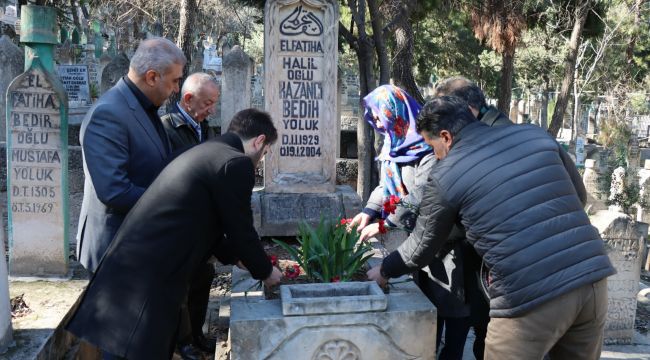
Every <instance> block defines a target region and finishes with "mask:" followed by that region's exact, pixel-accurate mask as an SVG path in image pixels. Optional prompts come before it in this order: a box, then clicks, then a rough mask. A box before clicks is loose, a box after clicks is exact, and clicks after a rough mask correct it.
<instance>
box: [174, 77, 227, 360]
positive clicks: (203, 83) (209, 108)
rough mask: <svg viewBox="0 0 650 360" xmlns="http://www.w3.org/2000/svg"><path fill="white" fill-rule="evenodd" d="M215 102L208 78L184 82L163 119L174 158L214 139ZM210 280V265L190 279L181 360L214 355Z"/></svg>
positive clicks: (212, 83)
mask: <svg viewBox="0 0 650 360" xmlns="http://www.w3.org/2000/svg"><path fill="white" fill-rule="evenodd" d="M218 99H219V88H218V87H217V83H216V82H215V81H214V79H213V78H212V76H210V75H209V74H206V73H194V74H192V75H190V76H188V77H187V79H185V82H184V83H183V87H182V88H181V98H180V101H179V102H178V103H176V104H175V105H174V110H173V111H172V112H170V113H168V114H166V115H165V116H163V117H162V122H163V125H164V127H165V131H166V132H167V135H168V136H169V140H170V142H171V145H172V151H173V154H174V155H173V156H177V155H179V154H180V153H182V152H183V151H185V150H187V149H189V148H190V147H192V146H194V145H197V144H199V143H202V142H205V141H206V140H208V139H209V138H212V137H213V135H212V134H211V133H210V132H209V127H208V124H207V122H206V121H205V119H206V118H207V117H208V116H210V114H212V113H213V112H214V109H215V106H216V104H217V100H218ZM213 278H214V264H213V263H212V262H210V261H206V262H205V263H203V264H202V265H200V266H199V267H198V268H197V270H196V272H195V274H194V275H193V276H192V280H191V282H190V288H189V292H188V296H187V302H186V303H184V304H183V307H182V309H181V317H180V323H179V328H178V353H179V355H180V356H181V358H183V360H194V359H201V358H202V356H201V353H200V351H204V352H208V353H214V350H215V345H216V344H215V341H214V340H213V339H208V338H206V337H205V335H204V334H203V330H202V328H203V323H204V322H205V314H206V311H207V309H208V302H209V300H210V287H211V285H212V279H213ZM197 348H198V349H197Z"/></svg>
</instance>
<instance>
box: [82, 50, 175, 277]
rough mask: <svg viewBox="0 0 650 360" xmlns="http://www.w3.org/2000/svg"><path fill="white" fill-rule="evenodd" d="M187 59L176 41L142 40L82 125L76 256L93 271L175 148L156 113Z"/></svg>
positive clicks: (172, 87)
mask: <svg viewBox="0 0 650 360" xmlns="http://www.w3.org/2000/svg"><path fill="white" fill-rule="evenodd" d="M185 62H186V59H185V56H184V55H183V52H182V51H181V50H180V49H179V48H178V47H177V46H176V45H174V43H172V42H171V41H169V40H167V39H163V38H153V39H149V40H145V41H143V42H142V43H141V44H140V46H139V47H138V49H137V50H136V52H135V54H134V55H133V57H132V58H131V63H130V66H129V72H128V74H127V76H125V77H123V78H122V79H121V80H120V81H118V83H117V84H116V85H115V86H114V87H113V88H111V89H110V90H109V91H108V92H106V93H105V94H104V95H103V96H102V97H101V98H100V99H99V101H97V103H96V104H95V106H93V108H92V109H91V110H90V111H89V112H88V114H87V115H86V117H85V118H84V120H83V122H82V124H81V132H80V141H81V146H82V150H83V159H84V175H85V184H84V199H83V204H82V207H81V214H80V216H79V227H78V232H77V256H78V258H79V261H80V262H81V264H82V265H83V266H84V267H85V268H86V269H88V271H90V272H91V273H92V272H95V271H96V270H97V266H98V265H99V262H100V260H101V258H102V256H103V255H104V253H105V251H106V248H107V247H108V245H109V244H110V242H111V240H113V237H114V235H115V233H116V232H117V229H118V228H119V227H120V225H121V224H122V221H123V220H124V217H125V216H126V214H127V213H128V212H129V210H130V209H131V208H132V207H133V205H135V203H136V202H137V201H138V199H139V198H140V196H142V194H143V193H144V191H145V189H146V188H147V187H148V186H149V185H150V184H151V182H152V181H153V180H154V179H155V178H156V176H157V175H158V173H160V171H161V170H162V168H163V167H164V166H165V164H166V160H167V157H168V156H169V154H170V151H171V149H170V145H169V140H168V138H167V135H166V134H165V130H164V128H163V126H162V123H161V122H160V118H159V117H158V114H157V113H158V108H159V107H160V106H161V105H162V104H163V102H164V101H165V100H166V99H167V98H168V97H169V96H170V95H171V94H172V93H174V92H177V91H178V88H179V82H180V80H181V78H182V74H183V66H184V65H185Z"/></svg>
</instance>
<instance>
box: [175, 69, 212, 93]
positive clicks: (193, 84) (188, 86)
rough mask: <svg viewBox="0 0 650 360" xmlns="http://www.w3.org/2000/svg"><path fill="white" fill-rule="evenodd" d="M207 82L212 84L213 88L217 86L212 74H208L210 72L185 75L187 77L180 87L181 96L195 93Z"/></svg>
mask: <svg viewBox="0 0 650 360" xmlns="http://www.w3.org/2000/svg"><path fill="white" fill-rule="evenodd" d="M209 84H212V85H213V86H214V87H215V88H218V87H217V83H216V81H215V80H214V78H213V77H212V76H210V74H206V73H203V72H197V73H194V74H191V75H190V76H188V77H187V79H185V82H184V83H183V87H182V88H181V97H182V96H185V94H187V93H190V94H196V93H197V92H199V91H200V90H201V89H202V88H203V87H204V86H206V85H209Z"/></svg>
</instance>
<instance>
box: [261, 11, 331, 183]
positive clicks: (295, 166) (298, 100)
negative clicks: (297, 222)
mask: <svg viewBox="0 0 650 360" xmlns="http://www.w3.org/2000/svg"><path fill="white" fill-rule="evenodd" d="M308 4H309V5H308ZM265 15H266V19H265V20H266V22H265V25H266V27H265V36H264V41H265V47H264V48H265V74H266V79H265V80H266V81H265V86H264V90H265V94H264V98H265V102H266V110H267V111H269V112H270V113H271V116H272V117H273V120H274V121H275V127H276V128H277V129H278V136H279V138H278V141H277V142H276V144H275V145H274V147H273V152H272V153H271V154H270V156H268V157H267V162H266V168H265V170H266V171H265V174H266V176H265V183H264V184H265V190H266V191H267V192H277V193H282V192H287V193H331V192H332V191H333V190H334V186H335V180H336V164H335V161H336V159H335V157H336V149H335V147H336V136H337V134H338V129H337V127H338V124H337V123H338V119H337V118H336V114H337V111H336V90H337V88H336V78H337V54H338V51H337V46H338V40H337V39H338V34H337V29H338V26H337V25H336V23H337V21H338V5H337V3H336V2H334V1H327V0H326V1H314V2H309V3H304V2H301V1H298V2H293V3H290V4H285V3H283V2H281V1H269V2H267V3H266V11H265Z"/></svg>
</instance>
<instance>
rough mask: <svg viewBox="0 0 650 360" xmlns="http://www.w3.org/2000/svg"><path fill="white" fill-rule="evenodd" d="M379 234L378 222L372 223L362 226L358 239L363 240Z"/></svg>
mask: <svg viewBox="0 0 650 360" xmlns="http://www.w3.org/2000/svg"><path fill="white" fill-rule="evenodd" d="M377 234H379V223H373V224H370V225H368V226H366V227H364V228H363V230H362V231H361V236H359V241H365V240H367V239H370V238H371V237H375V236H376V235H377Z"/></svg>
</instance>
